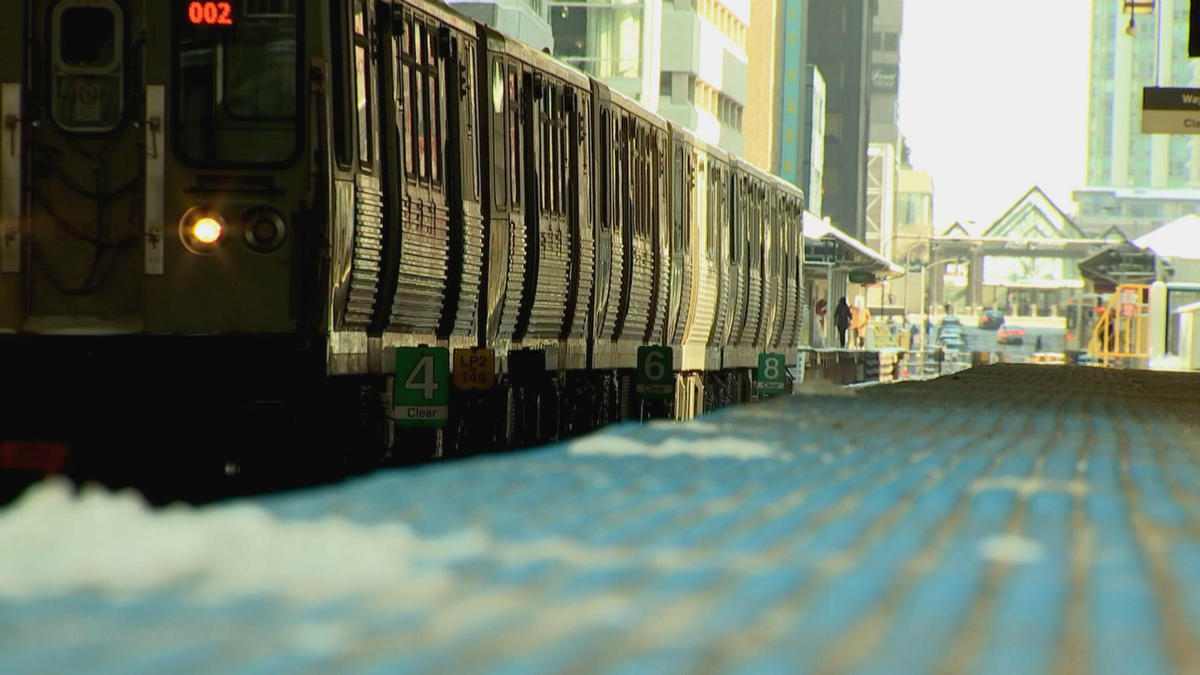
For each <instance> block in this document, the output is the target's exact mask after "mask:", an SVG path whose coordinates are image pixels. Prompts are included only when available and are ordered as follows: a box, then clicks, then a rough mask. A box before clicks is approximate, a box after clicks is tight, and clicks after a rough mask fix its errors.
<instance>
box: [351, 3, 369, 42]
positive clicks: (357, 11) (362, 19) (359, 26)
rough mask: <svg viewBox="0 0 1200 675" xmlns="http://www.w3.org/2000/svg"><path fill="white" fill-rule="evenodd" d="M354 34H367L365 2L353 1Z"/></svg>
mask: <svg viewBox="0 0 1200 675" xmlns="http://www.w3.org/2000/svg"><path fill="white" fill-rule="evenodd" d="M354 32H355V33H357V34H358V35H366V34H367V3H366V0H354Z"/></svg>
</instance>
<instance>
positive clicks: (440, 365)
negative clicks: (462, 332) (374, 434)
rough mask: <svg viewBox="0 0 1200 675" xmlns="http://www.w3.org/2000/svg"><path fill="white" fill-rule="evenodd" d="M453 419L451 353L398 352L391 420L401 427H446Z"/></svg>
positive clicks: (411, 349) (426, 350) (413, 349)
mask: <svg viewBox="0 0 1200 675" xmlns="http://www.w3.org/2000/svg"><path fill="white" fill-rule="evenodd" d="M449 418H450V350H448V349H446V348H444V347H401V348H399V349H397V350H396V381H395V384H394V386H393V388H392V419H393V420H394V421H395V422H396V425H397V426H401V427H444V426H446V421H447V420H448V419H449Z"/></svg>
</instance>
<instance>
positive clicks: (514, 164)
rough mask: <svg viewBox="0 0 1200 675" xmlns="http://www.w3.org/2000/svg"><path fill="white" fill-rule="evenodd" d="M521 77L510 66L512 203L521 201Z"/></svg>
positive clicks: (509, 125) (509, 121)
mask: <svg viewBox="0 0 1200 675" xmlns="http://www.w3.org/2000/svg"><path fill="white" fill-rule="evenodd" d="M520 86H521V78H520V77H519V76H518V73H517V67H516V66H515V65H512V64H509V66H508V154H509V166H510V175H511V180H512V203H513V206H518V205H520V203H521V183H522V181H521V164H522V162H521V159H522V157H521V148H522V145H521V123H520V122H521V91H520Z"/></svg>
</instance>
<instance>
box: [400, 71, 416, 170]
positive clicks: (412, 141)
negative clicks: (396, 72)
mask: <svg viewBox="0 0 1200 675" xmlns="http://www.w3.org/2000/svg"><path fill="white" fill-rule="evenodd" d="M400 72H401V75H400V78H401V79H400V86H401V87H402V93H401V94H400V100H401V101H403V102H404V108H405V111H404V112H405V116H404V118H402V119H401V120H400V124H401V126H403V127H404V174H405V176H407V177H408V178H412V177H413V174H414V172H415V170H416V167H415V166H414V160H413V157H414V154H415V153H416V137H415V136H413V123H412V116H413V111H414V110H415V108H413V106H412V104H411V103H410V102H409V100H408V97H409V92H411V91H412V90H413V80H412V68H411V67H410V66H409V65H408V64H407V63H404V64H402V65H401V66H400Z"/></svg>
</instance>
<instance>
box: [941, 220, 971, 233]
mask: <svg viewBox="0 0 1200 675" xmlns="http://www.w3.org/2000/svg"><path fill="white" fill-rule="evenodd" d="M955 234H960V235H962V236H964V237H971V236H974V235H972V234H971V231H970V230H968V229H967V225H966V224H964V223H963V221H961V220H959V221H955V223H954V224H953V225H951V226H950V227H948V228H946V231H945V232H943V233H942V236H943V237H952V236H954V235H955Z"/></svg>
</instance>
